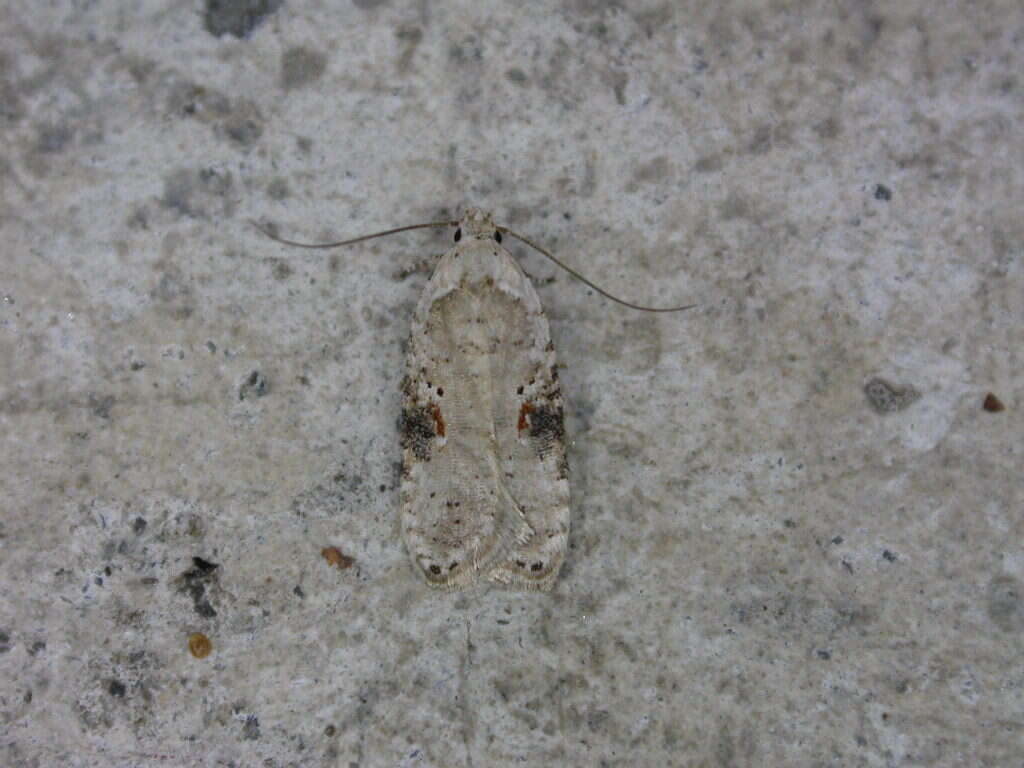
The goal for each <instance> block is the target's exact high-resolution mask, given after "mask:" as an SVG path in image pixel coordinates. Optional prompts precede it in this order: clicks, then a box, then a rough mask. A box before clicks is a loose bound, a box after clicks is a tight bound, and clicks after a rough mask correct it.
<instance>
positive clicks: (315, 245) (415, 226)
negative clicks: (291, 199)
mask: <svg viewBox="0 0 1024 768" xmlns="http://www.w3.org/2000/svg"><path fill="white" fill-rule="evenodd" d="M249 223H250V224H252V225H253V226H254V227H256V229H258V230H259V231H260V232H262V233H263V234H264V235H266V236H267V237H269V238H270V239H271V240H275V241H276V242H278V243H281V244H282V245H293V246H295V247H296V248H339V247H341V246H343V245H354V244H355V243H361V242H363V240H372V239H373V238H375V237H384V236H385V235H394V234H397V233H399V232H408V231H409V230H410V229H426V228H428V227H457V226H458V225H459V222H457V221H430V222H427V223H425V224H409V225H407V226H404V227H395V228H394V229H386V230H384V231H383V232H374V233H373V234H372V235H362V236H361V237H353V238H351V239H350V240H338V241H337V242H334V243H300V242H298V241H297V240H287V239H285V238H283V237H281V236H279V235H275V234H274V233H273V232H271V231H270V230H269V229H268V228H267V227H265V226H263V225H262V224H260V223H259V222H258V221H256V220H255V219H249Z"/></svg>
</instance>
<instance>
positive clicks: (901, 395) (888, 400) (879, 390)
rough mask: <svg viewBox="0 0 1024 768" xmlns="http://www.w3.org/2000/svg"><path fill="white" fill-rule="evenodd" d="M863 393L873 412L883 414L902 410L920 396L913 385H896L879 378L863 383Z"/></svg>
mask: <svg viewBox="0 0 1024 768" xmlns="http://www.w3.org/2000/svg"><path fill="white" fill-rule="evenodd" d="M864 394H865V396H867V399H868V404H869V405H870V406H871V407H872V408H873V409H874V410H875V412H876V413H880V414H883V415H884V414H887V413H894V412H895V411H902V410H903V409H904V408H906V407H907V406H908V405H910V404H911V403H913V402H914V401H915V400H917V399H918V398H919V397H920V396H921V393H920V392H918V391H917V390H916V389H914V388H913V387H909V386H908V387H902V388H901V387H897V386H894V385H893V384H890V383H889V382H888V381H886V380H885V379H880V378H874V379H871V380H870V381H869V382H868V383H867V384H865V385H864Z"/></svg>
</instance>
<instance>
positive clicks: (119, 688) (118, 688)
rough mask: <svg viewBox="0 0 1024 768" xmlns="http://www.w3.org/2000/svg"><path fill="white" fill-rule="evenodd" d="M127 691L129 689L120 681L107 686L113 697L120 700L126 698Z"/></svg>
mask: <svg viewBox="0 0 1024 768" xmlns="http://www.w3.org/2000/svg"><path fill="white" fill-rule="evenodd" d="M126 690H127V689H126V688H125V687H124V683H122V682H121V681H120V680H111V681H110V682H109V683H108V684H107V692H108V693H109V694H110V695H111V696H117V697H118V698H119V699H120V698H123V697H124V694H125V691H126Z"/></svg>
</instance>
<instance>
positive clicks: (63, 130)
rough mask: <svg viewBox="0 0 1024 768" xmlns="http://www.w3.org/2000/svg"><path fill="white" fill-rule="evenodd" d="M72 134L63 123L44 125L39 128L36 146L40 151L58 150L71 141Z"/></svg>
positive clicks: (53, 151) (50, 151)
mask: <svg viewBox="0 0 1024 768" xmlns="http://www.w3.org/2000/svg"><path fill="white" fill-rule="evenodd" d="M73 135H74V134H73V133H72V132H71V129H70V128H69V127H68V126H67V125H64V124H60V125H48V126H44V127H43V128H40V129H39V135H38V138H37V140H36V147H37V148H38V149H39V151H40V152H45V153H55V152H60V151H61V150H62V149H64V147H65V146H67V144H68V142H70V141H71V138H72V136H73Z"/></svg>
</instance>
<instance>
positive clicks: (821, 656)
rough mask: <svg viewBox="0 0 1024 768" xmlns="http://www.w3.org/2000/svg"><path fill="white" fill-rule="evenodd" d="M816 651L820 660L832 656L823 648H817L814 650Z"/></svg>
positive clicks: (825, 659)
mask: <svg viewBox="0 0 1024 768" xmlns="http://www.w3.org/2000/svg"><path fill="white" fill-rule="evenodd" d="M816 653H817V656H818V658H819V659H821V660H822V661H828V660H829V659H831V658H832V654H831V653H829V652H828V651H826V650H825V649H824V648H819V649H818V650H817V651H816Z"/></svg>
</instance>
